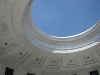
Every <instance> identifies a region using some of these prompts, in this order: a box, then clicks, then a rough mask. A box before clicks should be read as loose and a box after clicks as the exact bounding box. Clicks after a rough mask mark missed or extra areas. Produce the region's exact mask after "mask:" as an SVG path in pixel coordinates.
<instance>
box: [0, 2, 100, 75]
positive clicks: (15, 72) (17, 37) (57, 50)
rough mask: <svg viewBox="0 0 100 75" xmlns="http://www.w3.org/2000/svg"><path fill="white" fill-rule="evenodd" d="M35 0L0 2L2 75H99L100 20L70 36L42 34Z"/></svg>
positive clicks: (0, 65) (0, 58) (0, 68)
mask: <svg viewBox="0 0 100 75" xmlns="http://www.w3.org/2000/svg"><path fill="white" fill-rule="evenodd" d="M32 2H33V0H0V75H99V74H100V21H98V22H97V23H96V24H95V25H94V26H93V27H91V28H90V29H88V30H86V31H84V32H82V33H80V34H77V35H74V36H69V37H54V36H49V35H47V34H44V33H42V32H41V31H39V30H38V29H37V27H36V26H35V25H34V23H33V22H32V19H31V5H32Z"/></svg>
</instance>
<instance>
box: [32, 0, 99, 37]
mask: <svg viewBox="0 0 100 75" xmlns="http://www.w3.org/2000/svg"><path fill="white" fill-rule="evenodd" d="M32 19H33V22H34V23H35V25H36V26H37V28H38V29H40V30H41V31H42V32H44V33H46V34H48V35H52V36H58V37H64V36H72V35H75V34H79V33H81V32H83V31H85V30H87V29H89V28H90V27H92V26H93V25H94V24H95V23H97V22H98V21H99V20H100V0H34V2H33V5H32Z"/></svg>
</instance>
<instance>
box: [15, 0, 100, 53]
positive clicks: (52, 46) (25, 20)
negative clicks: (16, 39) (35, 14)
mask: <svg viewBox="0 0 100 75" xmlns="http://www.w3.org/2000/svg"><path fill="white" fill-rule="evenodd" d="M22 1H23V0H22ZM32 2H33V1H32V0H31V1H29V0H26V3H24V5H23V7H21V8H20V6H21V4H20V3H18V4H19V6H18V5H17V6H15V8H16V10H14V13H13V16H14V17H15V14H16V13H17V14H19V16H17V18H14V26H15V30H16V33H17V34H18V36H20V37H21V35H25V37H26V38H27V39H28V40H29V41H30V42H31V43H32V44H33V45H35V46H36V47H39V48H40V49H42V50H46V51H50V52H53V53H73V52H78V51H82V50H85V49H87V48H90V47H92V46H95V45H97V44H98V43H99V42H98V41H100V21H98V22H97V23H96V24H95V25H94V26H93V27H91V28H90V29H88V30H86V31H85V32H82V33H80V34H77V35H73V36H68V37H54V36H49V35H47V34H44V33H43V32H41V31H40V30H38V29H37V27H36V26H35V25H34V23H33V21H32V18H31V6H32ZM17 10H20V11H17ZM16 24H17V25H16ZM19 28H20V29H19Z"/></svg>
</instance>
